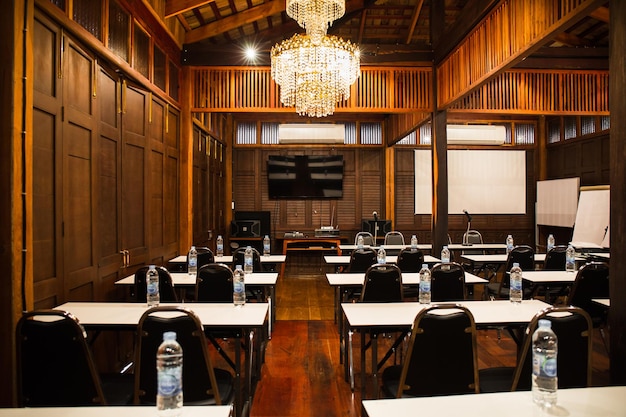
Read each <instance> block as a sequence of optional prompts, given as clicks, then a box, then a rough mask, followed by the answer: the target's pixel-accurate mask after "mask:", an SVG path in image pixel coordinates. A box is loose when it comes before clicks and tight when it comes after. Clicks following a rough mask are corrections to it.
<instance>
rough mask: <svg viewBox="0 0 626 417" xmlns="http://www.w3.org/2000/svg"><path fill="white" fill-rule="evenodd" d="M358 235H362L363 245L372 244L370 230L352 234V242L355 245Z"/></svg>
mask: <svg viewBox="0 0 626 417" xmlns="http://www.w3.org/2000/svg"><path fill="white" fill-rule="evenodd" d="M359 236H363V245H365V246H374V236H373V235H372V234H371V233H370V232H359V233H357V234H356V235H355V236H354V244H355V245H356V244H357V243H358V240H359Z"/></svg>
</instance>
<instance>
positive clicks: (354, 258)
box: [346, 248, 376, 273]
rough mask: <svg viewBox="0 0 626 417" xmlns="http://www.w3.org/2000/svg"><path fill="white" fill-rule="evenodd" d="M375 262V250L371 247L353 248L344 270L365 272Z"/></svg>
mask: <svg viewBox="0 0 626 417" xmlns="http://www.w3.org/2000/svg"><path fill="white" fill-rule="evenodd" d="M375 263H376V251H375V250H374V249H372V248H363V249H357V250H353V251H352V253H351V254H350V263H349V264H348V268H347V270H346V272H353V273H354V272H367V270H368V268H369V267H370V266H372V265H374V264H375Z"/></svg>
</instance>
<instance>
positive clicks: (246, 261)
mask: <svg viewBox="0 0 626 417" xmlns="http://www.w3.org/2000/svg"><path fill="white" fill-rule="evenodd" d="M253 260H254V257H253V255H252V247H251V246H248V247H246V251H245V252H244V254H243V273H244V274H251V273H252V270H253V269H254V268H253Z"/></svg>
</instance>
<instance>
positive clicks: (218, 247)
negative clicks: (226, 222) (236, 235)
mask: <svg viewBox="0 0 626 417" xmlns="http://www.w3.org/2000/svg"><path fill="white" fill-rule="evenodd" d="M215 253H216V255H217V256H224V238H223V237H222V235H218V236H217V241H216V242H215Z"/></svg>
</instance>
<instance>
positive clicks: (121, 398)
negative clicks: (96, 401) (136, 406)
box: [100, 373, 135, 405]
mask: <svg viewBox="0 0 626 417" xmlns="http://www.w3.org/2000/svg"><path fill="white" fill-rule="evenodd" d="M100 384H101V385H102V392H103V393H104V398H105V399H106V402H107V404H108V405H130V404H132V403H133V390H134V389H135V376H134V375H133V374H114V373H111V374H109V373H107V374H101V375H100Z"/></svg>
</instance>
